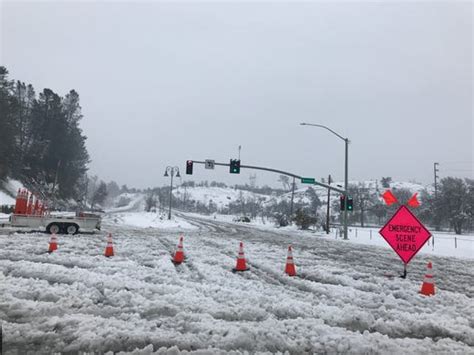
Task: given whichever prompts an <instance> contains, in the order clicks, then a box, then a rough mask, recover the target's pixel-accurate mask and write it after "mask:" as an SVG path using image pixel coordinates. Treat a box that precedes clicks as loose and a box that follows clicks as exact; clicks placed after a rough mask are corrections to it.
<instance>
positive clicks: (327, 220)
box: [326, 175, 331, 234]
mask: <svg viewBox="0 0 474 355" xmlns="http://www.w3.org/2000/svg"><path fill="white" fill-rule="evenodd" d="M328 185H331V175H329V177H328ZM330 197H331V189H328V206H327V212H326V234H329V204H330Z"/></svg>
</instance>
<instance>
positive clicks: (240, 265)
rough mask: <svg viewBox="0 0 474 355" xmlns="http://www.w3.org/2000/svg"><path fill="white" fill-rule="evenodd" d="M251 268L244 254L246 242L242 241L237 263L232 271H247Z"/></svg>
mask: <svg viewBox="0 0 474 355" xmlns="http://www.w3.org/2000/svg"><path fill="white" fill-rule="evenodd" d="M247 270H249V268H248V267H247V264H246V260H245V256H244V243H242V242H240V247H239V255H238V256H237V265H236V267H235V268H233V269H232V271H247Z"/></svg>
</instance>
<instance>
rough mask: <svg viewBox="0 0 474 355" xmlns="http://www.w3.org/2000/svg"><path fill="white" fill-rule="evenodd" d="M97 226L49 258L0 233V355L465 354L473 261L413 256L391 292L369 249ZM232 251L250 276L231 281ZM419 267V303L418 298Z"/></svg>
mask: <svg viewBox="0 0 474 355" xmlns="http://www.w3.org/2000/svg"><path fill="white" fill-rule="evenodd" d="M123 213H124V212H120V213H117V216H120V215H121V214H123ZM110 217H111V218H110V219H106V220H105V221H104V225H103V233H100V234H98V235H93V234H87V235H75V236H60V237H59V247H58V250H57V251H55V252H54V253H52V254H48V253H47V252H46V250H47V247H48V241H49V236H48V235H43V234H37V233H24V234H19V233H15V234H11V235H8V234H6V233H4V232H0V319H1V320H2V326H3V351H4V353H5V354H8V355H13V354H18V353H28V352H30V353H31V354H33V353H34V354H51V353H56V352H73V353H76V352H94V353H107V352H110V354H112V352H114V353H119V352H121V351H122V352H127V353H133V352H134V351H135V353H136V354H152V353H160V354H179V353H180V352H181V351H186V353H196V354H224V353H232V354H243V353H246V352H247V353H275V352H282V353H283V352H288V353H291V354H304V353H327V354H337V353H339V354H347V353H353V354H421V353H430V354H446V353H458V354H469V353H472V352H473V349H474V323H473V319H474V307H473V297H474V286H473V285H474V260H472V259H458V258H447V257H441V256H436V255H429V256H428V255H426V254H418V255H417V256H416V257H415V258H414V259H413V260H412V261H411V263H410V265H409V273H408V278H407V279H401V278H399V277H398V276H397V274H398V273H399V272H400V261H399V259H398V257H397V256H396V255H395V254H394V253H393V251H391V250H389V249H386V248H381V247H377V246H370V245H359V244H356V243H347V242H344V241H340V240H335V239H333V238H326V237H322V236H321V235H318V234H311V233H299V232H295V231H292V230H281V231H279V232H275V231H273V230H262V229H255V228H254V227H249V226H247V225H243V224H238V223H227V222H222V221H217V220H212V219H202V218H199V217H193V216H186V215H184V214H180V216H179V217H178V218H180V219H181V218H182V219H185V220H186V222H187V223H189V224H190V225H192V226H194V229H189V230H184V229H183V228H181V227H175V226H173V227H169V228H167V227H163V226H161V227H160V228H154V227H150V226H148V225H147V228H142V227H140V226H138V225H133V226H132V225H130V224H129V223H127V222H124V223H125V224H124V223H122V221H124V220H121V219H119V218H117V222H115V221H114V220H113V219H112V218H113V217H114V214H111V215H110ZM145 225H146V224H144V225H143V227H145ZM107 232H111V233H112V235H113V238H114V251H115V256H114V257H112V258H105V257H104V256H103V252H104V249H105V246H106V234H107ZM182 232H184V233H185V234H184V251H185V255H186V260H185V262H184V263H183V264H181V265H176V266H175V265H173V264H172V263H171V255H172V253H173V252H174V251H175V249H176V244H177V242H178V238H179V235H180V233H182ZM240 241H243V242H244V247H245V248H244V250H245V256H246V258H247V260H248V265H249V267H250V270H249V271H247V272H243V273H233V272H232V271H231V269H232V268H233V267H234V266H235V264H236V256H237V251H238V244H239V242H240ZM290 243H291V244H292V245H293V249H294V253H293V255H294V260H295V262H296V267H297V273H298V276H297V277H293V278H291V277H288V276H286V275H285V274H284V272H283V270H284V265H285V260H286V252H287V246H288V244H290ZM428 260H431V261H432V262H433V264H434V271H435V273H434V282H435V284H436V295H435V296H432V297H425V296H422V295H420V294H419V293H418V292H419V290H420V288H421V284H422V281H423V276H424V274H425V272H426V264H427V261H428Z"/></svg>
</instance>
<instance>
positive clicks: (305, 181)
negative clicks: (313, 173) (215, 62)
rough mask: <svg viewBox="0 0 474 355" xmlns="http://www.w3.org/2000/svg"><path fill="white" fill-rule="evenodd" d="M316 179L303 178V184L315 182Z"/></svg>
mask: <svg viewBox="0 0 474 355" xmlns="http://www.w3.org/2000/svg"><path fill="white" fill-rule="evenodd" d="M315 182H316V180H315V179H314V178H301V183H302V184H314V183H315Z"/></svg>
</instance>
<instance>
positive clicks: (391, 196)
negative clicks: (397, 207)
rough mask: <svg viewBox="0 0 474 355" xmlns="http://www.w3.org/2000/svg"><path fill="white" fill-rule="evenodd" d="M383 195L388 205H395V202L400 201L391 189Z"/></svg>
mask: <svg viewBox="0 0 474 355" xmlns="http://www.w3.org/2000/svg"><path fill="white" fill-rule="evenodd" d="M382 197H383V199H384V200H385V203H386V204H387V206H390V205H393V204H394V203H397V202H398V200H397V198H396V197H395V195H394V194H392V191H390V190H387V191H385V192H384V193H383V195H382Z"/></svg>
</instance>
